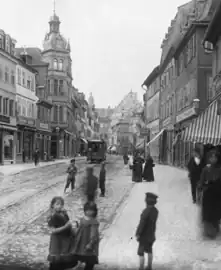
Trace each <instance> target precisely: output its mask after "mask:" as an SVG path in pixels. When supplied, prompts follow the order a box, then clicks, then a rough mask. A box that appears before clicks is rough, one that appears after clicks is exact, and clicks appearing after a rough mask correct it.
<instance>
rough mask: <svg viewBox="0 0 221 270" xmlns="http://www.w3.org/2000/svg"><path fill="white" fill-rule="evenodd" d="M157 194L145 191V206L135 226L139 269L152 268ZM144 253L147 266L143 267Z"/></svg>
mask: <svg viewBox="0 0 221 270" xmlns="http://www.w3.org/2000/svg"><path fill="white" fill-rule="evenodd" d="M157 198H158V196H157V195H155V194H154V193H150V192H148V193H146V198H145V203H146V208H145V209H144V210H143V212H142V214H141V217H140V223H139V225H138V227H137V231H136V238H137V241H138V243H139V246H138V251H137V254H138V256H139V259H140V268H139V270H144V269H145V270H152V263H153V250H152V248H153V244H154V242H155V240H156V236H155V232H156V222H157V218H158V210H157V208H156V207H155V205H156V203H157ZM144 253H147V254H148V266H147V267H146V268H144V264H145V260H144Z"/></svg>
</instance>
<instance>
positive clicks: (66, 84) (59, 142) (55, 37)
mask: <svg viewBox="0 0 221 270" xmlns="http://www.w3.org/2000/svg"><path fill="white" fill-rule="evenodd" d="M60 23H61V22H60V19H59V17H58V16H57V15H56V13H55V10H54V14H53V15H52V16H51V18H50V21H49V32H48V33H47V34H46V35H45V38H44V42H43V51H42V59H43V61H45V62H47V63H48V80H47V88H48V92H49V97H48V99H49V100H50V101H51V102H52V104H53V106H52V110H51V128H52V136H51V155H52V156H54V157H56V158H60V157H67V156H70V155H72V154H73V153H74V152H75V147H76V136H75V134H76V132H75V124H74V123H75V119H74V114H73V110H72V96H73V93H72V92H73V87H72V80H73V78H72V69H71V65H72V60H71V56H70V52H71V48H70V44H69V41H67V40H66V39H65V38H64V37H63V36H62V35H61V33H60Z"/></svg>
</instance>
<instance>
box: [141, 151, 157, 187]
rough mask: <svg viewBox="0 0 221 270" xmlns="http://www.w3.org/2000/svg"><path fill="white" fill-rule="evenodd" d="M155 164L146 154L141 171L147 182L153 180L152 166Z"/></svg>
mask: <svg viewBox="0 0 221 270" xmlns="http://www.w3.org/2000/svg"><path fill="white" fill-rule="evenodd" d="M154 166H155V164H154V162H153V159H152V157H151V156H150V155H148V156H147V158H146V161H145V166H144V171H143V179H144V181H147V182H153V181H154V174H153V167H154Z"/></svg>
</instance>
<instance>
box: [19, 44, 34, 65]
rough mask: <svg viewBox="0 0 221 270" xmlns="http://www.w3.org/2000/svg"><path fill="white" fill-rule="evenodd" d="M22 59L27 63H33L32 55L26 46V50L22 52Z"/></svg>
mask: <svg viewBox="0 0 221 270" xmlns="http://www.w3.org/2000/svg"><path fill="white" fill-rule="evenodd" d="M20 56H21V59H22V61H23V62H24V63H25V64H27V65H31V64H32V56H31V55H29V54H28V52H27V51H26V47H24V51H23V52H22V53H21V54H20Z"/></svg>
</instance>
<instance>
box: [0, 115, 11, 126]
mask: <svg viewBox="0 0 221 270" xmlns="http://www.w3.org/2000/svg"><path fill="white" fill-rule="evenodd" d="M0 122H4V123H7V124H9V123H10V117H9V116H5V115H1V114H0Z"/></svg>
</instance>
